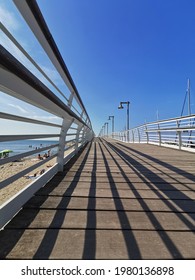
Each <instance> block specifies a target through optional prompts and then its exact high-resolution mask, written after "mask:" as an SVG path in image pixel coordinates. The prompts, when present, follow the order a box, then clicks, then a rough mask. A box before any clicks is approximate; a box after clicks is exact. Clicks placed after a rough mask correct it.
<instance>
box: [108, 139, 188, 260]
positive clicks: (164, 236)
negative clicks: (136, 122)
mask: <svg viewBox="0 0 195 280" xmlns="http://www.w3.org/2000/svg"><path fill="white" fill-rule="evenodd" d="M107 144H108V145H109V147H110V148H111V149H113V148H114V149H113V150H114V151H116V150H115V148H116V147H112V144H110V143H107ZM105 148H106V150H107V151H108V152H109V154H110V156H111V157H112V159H113V160H114V162H115V163H116V165H117V166H118V168H119V170H120V171H121V174H122V175H123V177H124V179H125V181H126V182H127V183H128V185H129V187H130V189H131V190H132V191H133V193H134V195H135V197H136V198H138V202H139V203H140V205H141V207H142V208H143V211H145V213H146V215H147V216H148V218H149V220H150V221H151V223H152V224H153V226H154V228H155V229H156V228H158V230H157V233H158V234H159V236H160V238H161V239H162V241H163V243H164V244H165V246H166V248H167V249H168V251H169V252H170V254H171V255H172V256H173V258H178V259H182V255H181V253H180V252H179V250H178V249H177V247H176V246H175V244H174V243H173V242H172V240H171V238H170V237H169V236H168V234H167V233H166V231H164V230H163V226H162V225H161V224H160V222H159V221H158V219H157V218H156V217H155V215H154V214H153V213H152V211H151V210H150V208H149V207H148V205H147V204H146V203H145V201H144V200H143V199H142V197H141V195H140V194H139V192H138V191H137V190H136V188H135V187H134V186H133V184H132V183H131V182H130V180H129V178H128V177H127V175H126V174H125V172H124V171H123V169H122V168H121V167H120V164H119V163H118V162H117V160H115V158H114V156H112V154H111V153H110V151H109V149H108V148H107V147H106V145H105ZM120 152H121V151H120V150H118V151H117V154H118V155H119V157H121V156H120ZM121 159H123V157H121ZM126 164H128V163H127V162H126ZM131 168H132V166H131ZM138 175H139V174H138ZM139 176H140V175H139ZM140 178H142V177H141V176H140ZM148 186H150V184H148ZM112 187H113V183H112V184H111V188H112ZM118 203H121V202H118ZM123 215H124V214H123ZM123 222H124V221H122V220H121V227H123V224H124V223H123ZM130 230H131V227H130V225H129V230H123V234H126V235H127V236H129V234H130V233H131V231H130ZM131 235H132V233H131ZM129 241H130V242H131V240H129ZM135 242H136V241H135ZM135 242H134V245H135ZM130 244H131V243H129V242H128V241H127V242H126V245H127V248H128V247H129V250H128V252H129V253H130V252H131V250H132V248H131V246H130ZM138 252H139V248H138V247H137V253H138ZM131 254H135V249H134V250H133V251H132V252H131ZM138 254H139V253H138ZM138 254H137V255H136V256H135V257H136V259H137V258H138V259H140V256H138ZM130 257H131V258H132V256H130Z"/></svg>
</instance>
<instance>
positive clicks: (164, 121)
mask: <svg viewBox="0 0 195 280" xmlns="http://www.w3.org/2000/svg"><path fill="white" fill-rule="evenodd" d="M193 118H195V114H192V115H189V116H183V117H177V118H171V119H168V120H159V121H157V122H156V121H155V122H149V123H146V125H152V124H159V123H168V122H174V121H179V120H184V119H186V120H187V119H193Z"/></svg>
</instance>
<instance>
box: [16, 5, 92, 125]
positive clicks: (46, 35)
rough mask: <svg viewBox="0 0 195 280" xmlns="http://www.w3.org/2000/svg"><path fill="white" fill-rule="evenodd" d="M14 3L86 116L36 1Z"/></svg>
mask: <svg viewBox="0 0 195 280" xmlns="http://www.w3.org/2000/svg"><path fill="white" fill-rule="evenodd" d="M14 3H15V5H16V6H17V8H18V9H19V11H20V13H21V14H22V16H23V18H24V19H25V21H26V22H27V23H28V25H29V27H30V28H31V30H32V31H33V33H34V34H35V36H36V37H37V39H38V41H39V42H40V44H41V45H42V47H43V49H44V50H45V52H46V53H47V55H48V56H49V58H50V60H51V61H52V62H53V64H54V65H55V67H56V69H57V70H58V72H59V74H60V75H61V76H62V78H63V79H65V83H66V84H67V86H68V88H69V89H70V91H71V92H74V93H75V95H76V97H77V99H78V101H79V103H80V104H81V106H82V107H83V109H84V111H85V112H86V115H87V116H88V114H87V111H86V109H85V106H84V104H83V101H82V99H81V97H80V95H79V93H78V90H77V88H76V86H75V84H74V82H73V80H72V77H71V75H70V73H69V71H68V68H67V66H66V64H65V62H64V60H63V58H62V56H61V54H60V52H59V49H58V47H57V45H56V43H55V41H54V39H53V36H52V35H51V33H50V31H49V28H48V26H47V24H46V22H45V20H44V18H43V15H42V13H41V11H40V9H39V7H38V5H37V3H36V1H22V3H21V1H18V0H14ZM88 119H89V117H88ZM89 120H90V119H89Z"/></svg>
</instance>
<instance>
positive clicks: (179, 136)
mask: <svg viewBox="0 0 195 280" xmlns="http://www.w3.org/2000/svg"><path fill="white" fill-rule="evenodd" d="M181 133H182V132H181V131H177V134H178V140H179V142H178V145H179V150H181V147H182V137H181Z"/></svg>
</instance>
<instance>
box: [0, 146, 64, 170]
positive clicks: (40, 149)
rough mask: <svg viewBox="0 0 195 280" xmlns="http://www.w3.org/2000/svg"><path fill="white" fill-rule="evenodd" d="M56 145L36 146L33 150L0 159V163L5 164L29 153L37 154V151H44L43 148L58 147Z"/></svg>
mask: <svg viewBox="0 0 195 280" xmlns="http://www.w3.org/2000/svg"><path fill="white" fill-rule="evenodd" d="M58 145H59V144H55V145H50V146H46V147H43V148H38V149H35V150H33V151H29V152H26V153H21V154H18V155H15V156H11V157H7V158H3V159H0V165H3V164H6V163H9V162H13V161H16V160H19V159H22V158H25V157H29V156H31V155H34V154H37V153H39V152H42V151H45V150H50V149H53V148H55V147H58Z"/></svg>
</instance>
